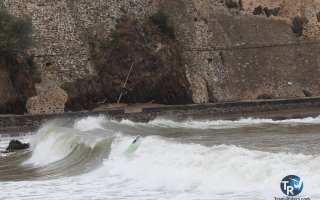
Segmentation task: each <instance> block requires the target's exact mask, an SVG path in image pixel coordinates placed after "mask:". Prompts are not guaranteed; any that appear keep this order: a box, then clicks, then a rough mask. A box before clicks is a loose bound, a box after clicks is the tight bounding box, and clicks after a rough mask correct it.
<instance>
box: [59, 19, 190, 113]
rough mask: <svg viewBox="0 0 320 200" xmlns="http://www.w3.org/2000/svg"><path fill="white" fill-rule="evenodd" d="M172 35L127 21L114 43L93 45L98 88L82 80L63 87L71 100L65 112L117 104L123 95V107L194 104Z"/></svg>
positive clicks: (151, 24)
mask: <svg viewBox="0 0 320 200" xmlns="http://www.w3.org/2000/svg"><path fill="white" fill-rule="evenodd" d="M172 34H173V33H172V32H171V31H169V32H168V33H166V32H165V31H163V30H161V29H160V28H159V27H157V26H156V25H154V24H153V23H152V22H151V20H145V21H144V22H141V21H138V20H137V19H136V18H135V16H134V15H128V16H126V17H123V18H122V19H121V20H120V21H119V24H118V26H117V28H116V30H115V31H114V33H113V34H112V37H111V38H112V39H110V40H109V41H103V40H99V41H94V43H93V44H94V45H93V54H94V55H93V57H94V61H95V66H96V70H97V72H98V73H97V74H98V75H97V77H94V78H93V79H95V80H94V81H93V82H94V84H93V85H94V86H92V87H91V85H90V84H84V82H88V80H83V81H81V80H79V81H77V82H75V83H74V87H73V89H66V88H64V89H65V90H66V91H67V93H68V95H69V100H68V102H67V105H66V108H67V110H80V109H81V108H82V109H88V108H90V107H91V106H90V104H92V103H94V102H97V101H104V102H108V103H114V102H117V101H118V98H119V95H120V93H121V92H122V93H123V95H122V98H121V102H123V103H148V102H154V103H162V104H186V103H192V97H191V94H190V91H189V82H188V80H187V78H186V72H185V63H184V60H183V57H182V48H181V46H180V44H179V42H178V41H177V40H176V39H175V38H174V36H173V35H172ZM131 67H132V70H131V73H130V74H129V71H130V68H131ZM128 74H129V76H128ZM127 77H128V80H127V84H126V85H125V80H126V78H127ZM80 85H81V87H79V86H80ZM89 88H92V89H89ZM93 88H94V90H93ZM92 90H93V91H92ZM79 97H81V98H80V99H79Z"/></svg>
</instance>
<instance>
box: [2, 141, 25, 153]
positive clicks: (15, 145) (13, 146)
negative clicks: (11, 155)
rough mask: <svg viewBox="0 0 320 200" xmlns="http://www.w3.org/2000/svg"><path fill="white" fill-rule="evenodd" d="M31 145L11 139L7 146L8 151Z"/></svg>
mask: <svg viewBox="0 0 320 200" xmlns="http://www.w3.org/2000/svg"><path fill="white" fill-rule="evenodd" d="M29 146H30V145H29V144H28V143H22V142H20V141H19V140H11V141H10V143H9V145H8V147H7V148H6V152H11V151H17V150H23V149H28V148H29Z"/></svg>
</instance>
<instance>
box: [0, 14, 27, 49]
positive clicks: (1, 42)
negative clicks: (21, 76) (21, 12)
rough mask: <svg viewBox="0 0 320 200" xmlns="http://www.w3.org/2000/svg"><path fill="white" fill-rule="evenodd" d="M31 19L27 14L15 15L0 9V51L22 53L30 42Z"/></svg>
mask: <svg viewBox="0 0 320 200" xmlns="http://www.w3.org/2000/svg"><path fill="white" fill-rule="evenodd" d="M32 31H33V28H32V21H31V19H30V18H29V17H27V16H22V17H15V16H13V15H11V14H9V13H8V12H7V11H4V10H0V53H1V54H9V55H12V54H24V53H25V50H26V49H27V48H28V47H29V46H30V44H31V33H32Z"/></svg>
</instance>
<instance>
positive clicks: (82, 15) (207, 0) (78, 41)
mask: <svg viewBox="0 0 320 200" xmlns="http://www.w3.org/2000/svg"><path fill="white" fill-rule="evenodd" d="M0 6H2V7H4V8H6V9H8V10H10V12H11V13H14V14H17V15H19V14H29V15H31V16H32V19H33V23H34V26H35V34H34V39H35V42H36V46H35V47H34V48H33V49H31V50H30V53H32V54H34V55H35V62H36V64H37V65H38V66H39V71H40V72H41V75H42V77H44V78H46V79H48V80H51V81H52V82H54V83H56V85H60V84H63V83H65V82H69V81H74V80H77V79H80V80H81V79H82V78H84V77H87V76H89V77H92V76H97V75H99V74H103V75H104V79H103V80H100V79H99V81H97V83H96V82H94V83H92V82H90V83H88V84H89V85H91V86H90V87H91V89H90V91H95V92H93V93H91V94H90V95H89V96H94V98H89V99H88V97H87V96H88V95H86V94H88V93H90V92H89V91H88V93H78V94H76V93H72V94H69V95H70V96H71V97H70V98H69V99H78V103H79V104H83V105H84V104H87V103H86V102H90V101H98V100H101V99H102V100H104V99H105V97H107V101H109V100H110V101H115V100H116V96H118V95H119V94H118V93H119V91H120V89H119V85H121V84H122V83H123V78H124V77H125V75H126V74H127V72H128V68H130V66H131V63H132V62H131V61H134V63H136V62H137V63H139V59H138V57H139V56H140V55H139V54H135V53H129V52H130V51H128V49H130V48H127V49H126V48H123V46H124V45H123V44H122V42H124V41H126V42H128V44H133V43H132V41H131V40H128V39H126V38H125V37H122V38H121V39H120V41H121V42H120V43H118V44H117V45H116V47H117V48H119V50H121V51H124V55H118V56H116V54H115V53H116V50H113V51H106V54H104V57H103V59H102V60H104V63H105V64H106V66H107V65H111V66H112V67H110V68H109V69H107V68H106V69H107V70H102V71H101V68H100V67H97V68H96V67H94V66H95V64H96V63H95V59H96V58H97V57H96V58H94V57H92V55H91V49H90V44H91V43H92V41H90V38H91V36H94V37H95V38H101V40H109V41H110V40H112V39H111V38H112V37H113V34H112V33H114V31H115V30H116V24H118V22H119V20H120V19H121V17H122V16H125V15H127V14H128V13H135V15H136V17H137V19H138V21H139V22H142V21H144V20H145V19H146V18H148V17H149V16H150V15H152V14H154V13H155V12H156V11H157V10H159V9H162V10H163V11H164V12H165V13H166V15H168V16H169V21H170V24H171V25H172V26H173V27H174V30H175V35H176V39H177V40H178V42H179V44H181V48H180V53H181V54H182V57H179V56H178V57H176V56H172V55H176V50H173V49H176V48H177V47H174V45H173V46H172V45H171V41H170V40H166V41H163V39H160V40H155V41H157V42H158V41H160V44H159V47H157V48H160V49H161V48H162V44H167V45H169V46H170V45H171V46H170V48H171V50H170V51H167V50H164V51H162V52H161V50H160V51H159V53H154V51H149V50H150V47H149V46H148V45H147V46H145V48H144V46H140V47H139V48H138V47H137V49H139V51H141V52H144V53H145V54H146V55H148V56H147V57H148V58H152V59H154V58H157V59H158V60H163V59H164V58H166V59H170V61H168V60H167V61H166V63H167V64H168V63H171V64H170V65H167V64H166V65H165V66H171V67H173V66H182V65H181V63H185V66H183V67H182V68H179V69H177V71H174V67H173V69H171V68H170V69H169V68H166V67H165V68H163V69H164V71H161V70H159V68H154V71H153V70H149V71H148V70H143V69H141V70H142V71H140V72H139V73H138V71H133V74H132V77H131V78H132V79H131V80H129V85H130V84H132V82H131V81H132V80H143V79H146V78H148V77H156V78H155V79H150V80H149V79H148V81H150V82H151V83H152V87H153V89H154V90H159V91H162V88H163V87H169V85H170V87H171V85H173V84H177V85H176V86H177V87H176V88H174V89H173V90H170V91H171V92H170V95H172V94H174V95H177V91H178V90H180V89H181V87H180V86H181V85H186V84H185V81H184V80H183V79H182V78H181V77H180V76H175V75H173V76H171V77H170V78H175V79H177V80H175V81H172V82H170V83H168V84H169V85H165V84H162V82H164V83H167V81H163V80H164V79H166V80H169V78H168V77H167V78H164V77H166V76H164V74H168V73H172V74H175V73H178V74H181V72H182V71H183V70H185V74H186V77H187V79H188V81H189V83H190V86H189V89H188V91H187V93H190V92H191V93H192V101H193V102H195V103H205V102H216V101H234V100H244V99H247V100H248V99H257V98H267V97H268V98H292V97H303V96H305V94H306V91H307V93H308V94H312V95H314V96H316V95H317V96H318V95H320V94H319V93H320V92H319V91H320V90H319V82H320V73H319V69H320V68H319V65H320V60H319V59H318V56H317V55H319V51H320V47H319V45H318V44H319V37H320V36H319V27H320V23H319V21H320V14H319V11H320V2H318V1H315V0H297V1H285V0H279V1H274V0H201V1H199V0H153V1H150V0H130V1H129V0H122V1H116V0H112V1H100V0H93V1H84V0H80V1H73V0H70V1H66V0H60V1H40V0H33V1H30V0H28V1H27V0H10V1H6V0H0ZM149 31H150V30H149ZM130 37H133V38H136V37H139V36H137V35H130ZM138 41H139V38H138ZM120 44H121V45H122V46H118V45H120ZM153 45H154V44H153ZM156 46H157V44H156ZM142 47H143V48H142ZM162 50H163V49H162ZM171 51H173V53H172V55H170V52H171ZM108 56H109V57H114V58H117V59H110V58H108ZM152 56H154V57H152ZM125 57H126V58H127V57H133V58H132V59H133V60H126V58H125ZM100 59H101V57H100ZM171 59H172V60H171ZM121 60H122V61H121ZM123 60H125V61H123ZM153 64H154V63H153V61H152V60H151V61H147V63H146V64H145V67H147V66H149V65H150V66H153ZM115 65H119V68H116V67H113V66H115ZM162 66H164V65H162ZM135 67H137V65H135ZM142 68H143V67H142ZM134 69H135V68H134ZM136 70H137V69H136ZM181 70H182V71H181ZM135 73H138V74H135ZM156 74H160V75H159V76H155V75H156ZM140 75H141V77H143V78H140V79H139V78H138V76H140ZM160 77H162V78H160ZM178 77H179V78H178ZM89 79H90V78H89ZM181 80H183V81H182V82H181ZM138 82H139V84H137V85H136V86H137V87H142V88H143V85H144V84H143V82H140V81H138ZM156 82H158V85H157V86H156ZM181 83H183V84H181ZM82 84H84V83H82ZM96 84H99V85H101V84H103V86H102V87H101V88H99V87H95V85H96ZM85 85H86V84H85ZM136 86H134V87H136ZM84 87H85V86H84ZM90 87H87V88H88V90H89V88H90ZM131 87H132V86H131ZM85 88H86V87H85ZM129 89H130V88H129ZM136 89H137V88H136ZM83 91H86V90H85V89H84V90H83ZM101 91H103V92H102V93H103V95H104V96H100V94H101ZM129 91H130V90H129ZM135 91H136V92H137V93H132V94H129V93H128V95H126V96H125V97H124V99H123V100H124V101H129V102H131V101H133V100H134V99H135V100H136V101H143V102H145V101H149V100H153V99H159V98H164V99H166V100H164V102H167V103H176V102H172V101H170V99H172V98H174V97H172V98H170V95H167V94H166V95H165V94H164V93H163V92H160V93H161V95H159V93H158V94H153V95H151V96H150V98H149V97H148V98H146V97H145V99H143V98H142V97H143V96H142V95H140V93H141V92H138V91H140V89H137V90H135ZM146 91H148V90H146ZM148 92H149V93H150V94H152V92H150V91H148ZM144 93H146V92H144ZM183 93H184V91H183ZM187 93H185V94H187ZM48 95H49V96H50V94H48ZM52 95H54V94H52ZM164 96H165V97H164ZM175 97H176V99H184V98H181V97H182V96H181V97H180V96H179V95H178V96H175ZM186 102H189V101H186ZM180 103H184V102H183V101H181V102H180ZM80 107H83V106H80Z"/></svg>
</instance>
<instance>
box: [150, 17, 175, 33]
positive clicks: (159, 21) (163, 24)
mask: <svg viewBox="0 0 320 200" xmlns="http://www.w3.org/2000/svg"><path fill="white" fill-rule="evenodd" d="M150 20H151V22H152V23H153V24H154V25H156V26H158V27H159V29H160V30H161V31H162V32H163V33H164V34H168V35H169V36H170V37H172V38H174V37H175V35H174V31H173V27H171V26H169V25H168V17H167V16H166V15H165V14H164V13H163V12H162V11H158V12H157V13H155V14H154V15H152V16H151V17H150Z"/></svg>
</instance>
